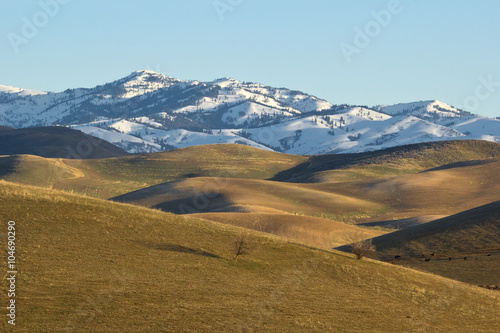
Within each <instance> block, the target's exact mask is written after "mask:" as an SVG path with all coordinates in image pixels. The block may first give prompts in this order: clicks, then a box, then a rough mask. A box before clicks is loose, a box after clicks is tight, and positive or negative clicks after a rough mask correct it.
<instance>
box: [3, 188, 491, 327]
mask: <svg viewBox="0 0 500 333" xmlns="http://www.w3.org/2000/svg"><path fill="white" fill-rule="evenodd" d="M0 216H1V217H2V218H1V219H2V220H3V221H4V222H3V223H2V225H3V226H4V230H3V231H1V232H2V234H5V233H6V231H7V228H6V222H7V221H8V220H15V221H16V255H17V260H18V278H17V284H16V291H17V293H16V295H17V296H16V297H17V298H16V304H17V308H16V309H17V312H16V327H15V328H13V327H8V324H7V322H6V319H5V318H4V320H2V321H0V330H2V331H5V332H9V331H21V332H61V331H74V332H179V331H182V332H237V331H241V332H245V331H267V332H269V331H272V332H313V331H316V332H325V331H337V332H339V331H340V332H342V331H349V332H421V331H434V332H498V331H499V329H500V321H499V319H498V308H499V306H500V301H499V298H498V297H499V295H498V293H497V292H495V291H490V290H485V289H482V288H478V287H472V286H469V285H466V284H463V283H460V282H455V281H452V280H449V279H445V278H441V277H438V276H434V275H430V274H426V273H420V272H416V271H412V270H408V269H406V268H402V267H397V266H395V265H387V264H384V263H379V262H374V261H370V260H363V261H358V260H356V259H354V258H352V257H350V256H347V255H342V254H335V253H329V252H326V251H320V250H316V249H313V248H308V247H305V246H301V245H297V244H292V243H287V242H284V241H282V240H280V239H277V238H276V237H273V236H266V235H264V234H259V233H253V234H251V235H250V236H251V238H249V239H250V240H249V242H250V244H251V246H252V247H251V249H252V251H251V253H250V254H249V255H244V256H242V257H241V258H240V259H238V260H237V261H236V262H235V261H232V260H228V259H230V258H231V257H232V253H231V248H232V246H233V242H234V240H235V238H236V237H238V234H239V232H240V231H239V229H236V228H235V227H230V226H223V225H219V224H213V223H210V222H206V221H204V222H201V221H198V220H196V219H190V220H185V219H183V218H181V217H178V216H174V215H170V214H166V213H162V212H158V211H152V210H147V209H144V208H140V207H133V206H129V205H123V204H118V203H112V202H108V201H102V200H98V199H89V198H86V197H82V196H77V195H71V194H65V193H61V192H57V191H54V190H46V189H39V188H31V187H26V186H20V185H15V184H11V183H7V182H0ZM2 259H3V266H4V267H6V263H5V260H6V258H5V256H4V257H3V258H2ZM6 295H7V284H6V283H2V284H1V287H0V301H1V302H2V304H7V301H8V300H7V296H6ZM3 311H4V313H5V312H6V309H5V308H4V310H3ZM4 317H6V316H5V315H4Z"/></svg>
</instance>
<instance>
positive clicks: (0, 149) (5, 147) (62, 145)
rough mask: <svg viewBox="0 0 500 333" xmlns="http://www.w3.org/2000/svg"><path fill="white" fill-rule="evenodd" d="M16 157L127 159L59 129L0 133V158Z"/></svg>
mask: <svg viewBox="0 0 500 333" xmlns="http://www.w3.org/2000/svg"><path fill="white" fill-rule="evenodd" d="M15 154H29V155H37V156H41V157H46V158H68V159H95V158H110V157H121V156H128V155H130V154H128V153H127V152H125V151H124V150H122V149H121V148H119V147H117V146H115V145H113V144H111V143H109V142H107V141H105V140H102V139H98V138H96V137H93V136H91V135H88V134H85V133H83V132H81V131H78V130H74V129H71V128H67V127H62V126H50V127H30V128H21V129H4V130H1V131H0V155H15Z"/></svg>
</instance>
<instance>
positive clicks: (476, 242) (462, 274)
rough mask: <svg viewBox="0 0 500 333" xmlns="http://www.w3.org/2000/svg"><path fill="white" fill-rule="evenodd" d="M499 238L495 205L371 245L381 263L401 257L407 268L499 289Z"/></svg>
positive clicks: (498, 208) (497, 204)
mask: <svg viewBox="0 0 500 333" xmlns="http://www.w3.org/2000/svg"><path fill="white" fill-rule="evenodd" d="M499 235H500V201H497V202H494V203H491V204H487V205H484V206H481V207H478V208H474V209H471V210H468V211H465V212H462V213H459V214H456V215H452V216H449V217H445V218H443V219H439V220H436V221H432V222H428V223H425V224H422V225H418V226H414V227H411V228H408V229H405V230H400V231H396V232H393V233H390V234H386V235H383V236H379V237H376V238H374V239H373V244H374V245H375V246H376V247H377V254H378V257H379V258H381V259H382V260H392V259H393V258H394V255H401V259H400V260H398V262H399V263H401V264H403V265H405V266H408V267H413V268H417V269H421V270H425V271H428V272H432V273H435V274H440V275H443V276H447V277H450V278H453V279H457V280H461V281H464V282H468V283H472V284H477V285H500V237H499ZM432 253H434V254H435V256H431V255H430V254H432ZM422 254H424V256H423V257H422ZM425 258H427V259H431V260H430V261H427V262H426V261H425ZM450 258H451V260H450ZM464 258H467V260H464Z"/></svg>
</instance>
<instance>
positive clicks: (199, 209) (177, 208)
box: [152, 193, 233, 215]
mask: <svg viewBox="0 0 500 333" xmlns="http://www.w3.org/2000/svg"><path fill="white" fill-rule="evenodd" d="M232 204H233V202H232V201H231V200H229V199H228V198H227V197H226V196H225V195H223V194H221V193H204V194H203V195H194V196H188V197H184V198H181V199H176V200H169V201H165V202H161V203H158V204H156V205H154V206H153V207H152V208H155V209H160V210H162V211H164V212H170V213H174V214H181V215H184V214H199V213H210V212H213V211H215V210H217V211H220V210H221V209H224V207H229V206H231V205H232Z"/></svg>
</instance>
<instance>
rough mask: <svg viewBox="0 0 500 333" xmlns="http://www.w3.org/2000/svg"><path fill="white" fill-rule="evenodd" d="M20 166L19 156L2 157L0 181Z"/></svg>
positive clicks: (0, 158)
mask: <svg viewBox="0 0 500 333" xmlns="http://www.w3.org/2000/svg"><path fill="white" fill-rule="evenodd" d="M18 164H19V158H18V157H17V156H4V157H0V179H3V178H4V177H7V176H8V175H10V174H11V173H14V172H15V171H16V167H17V165H18Z"/></svg>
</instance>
